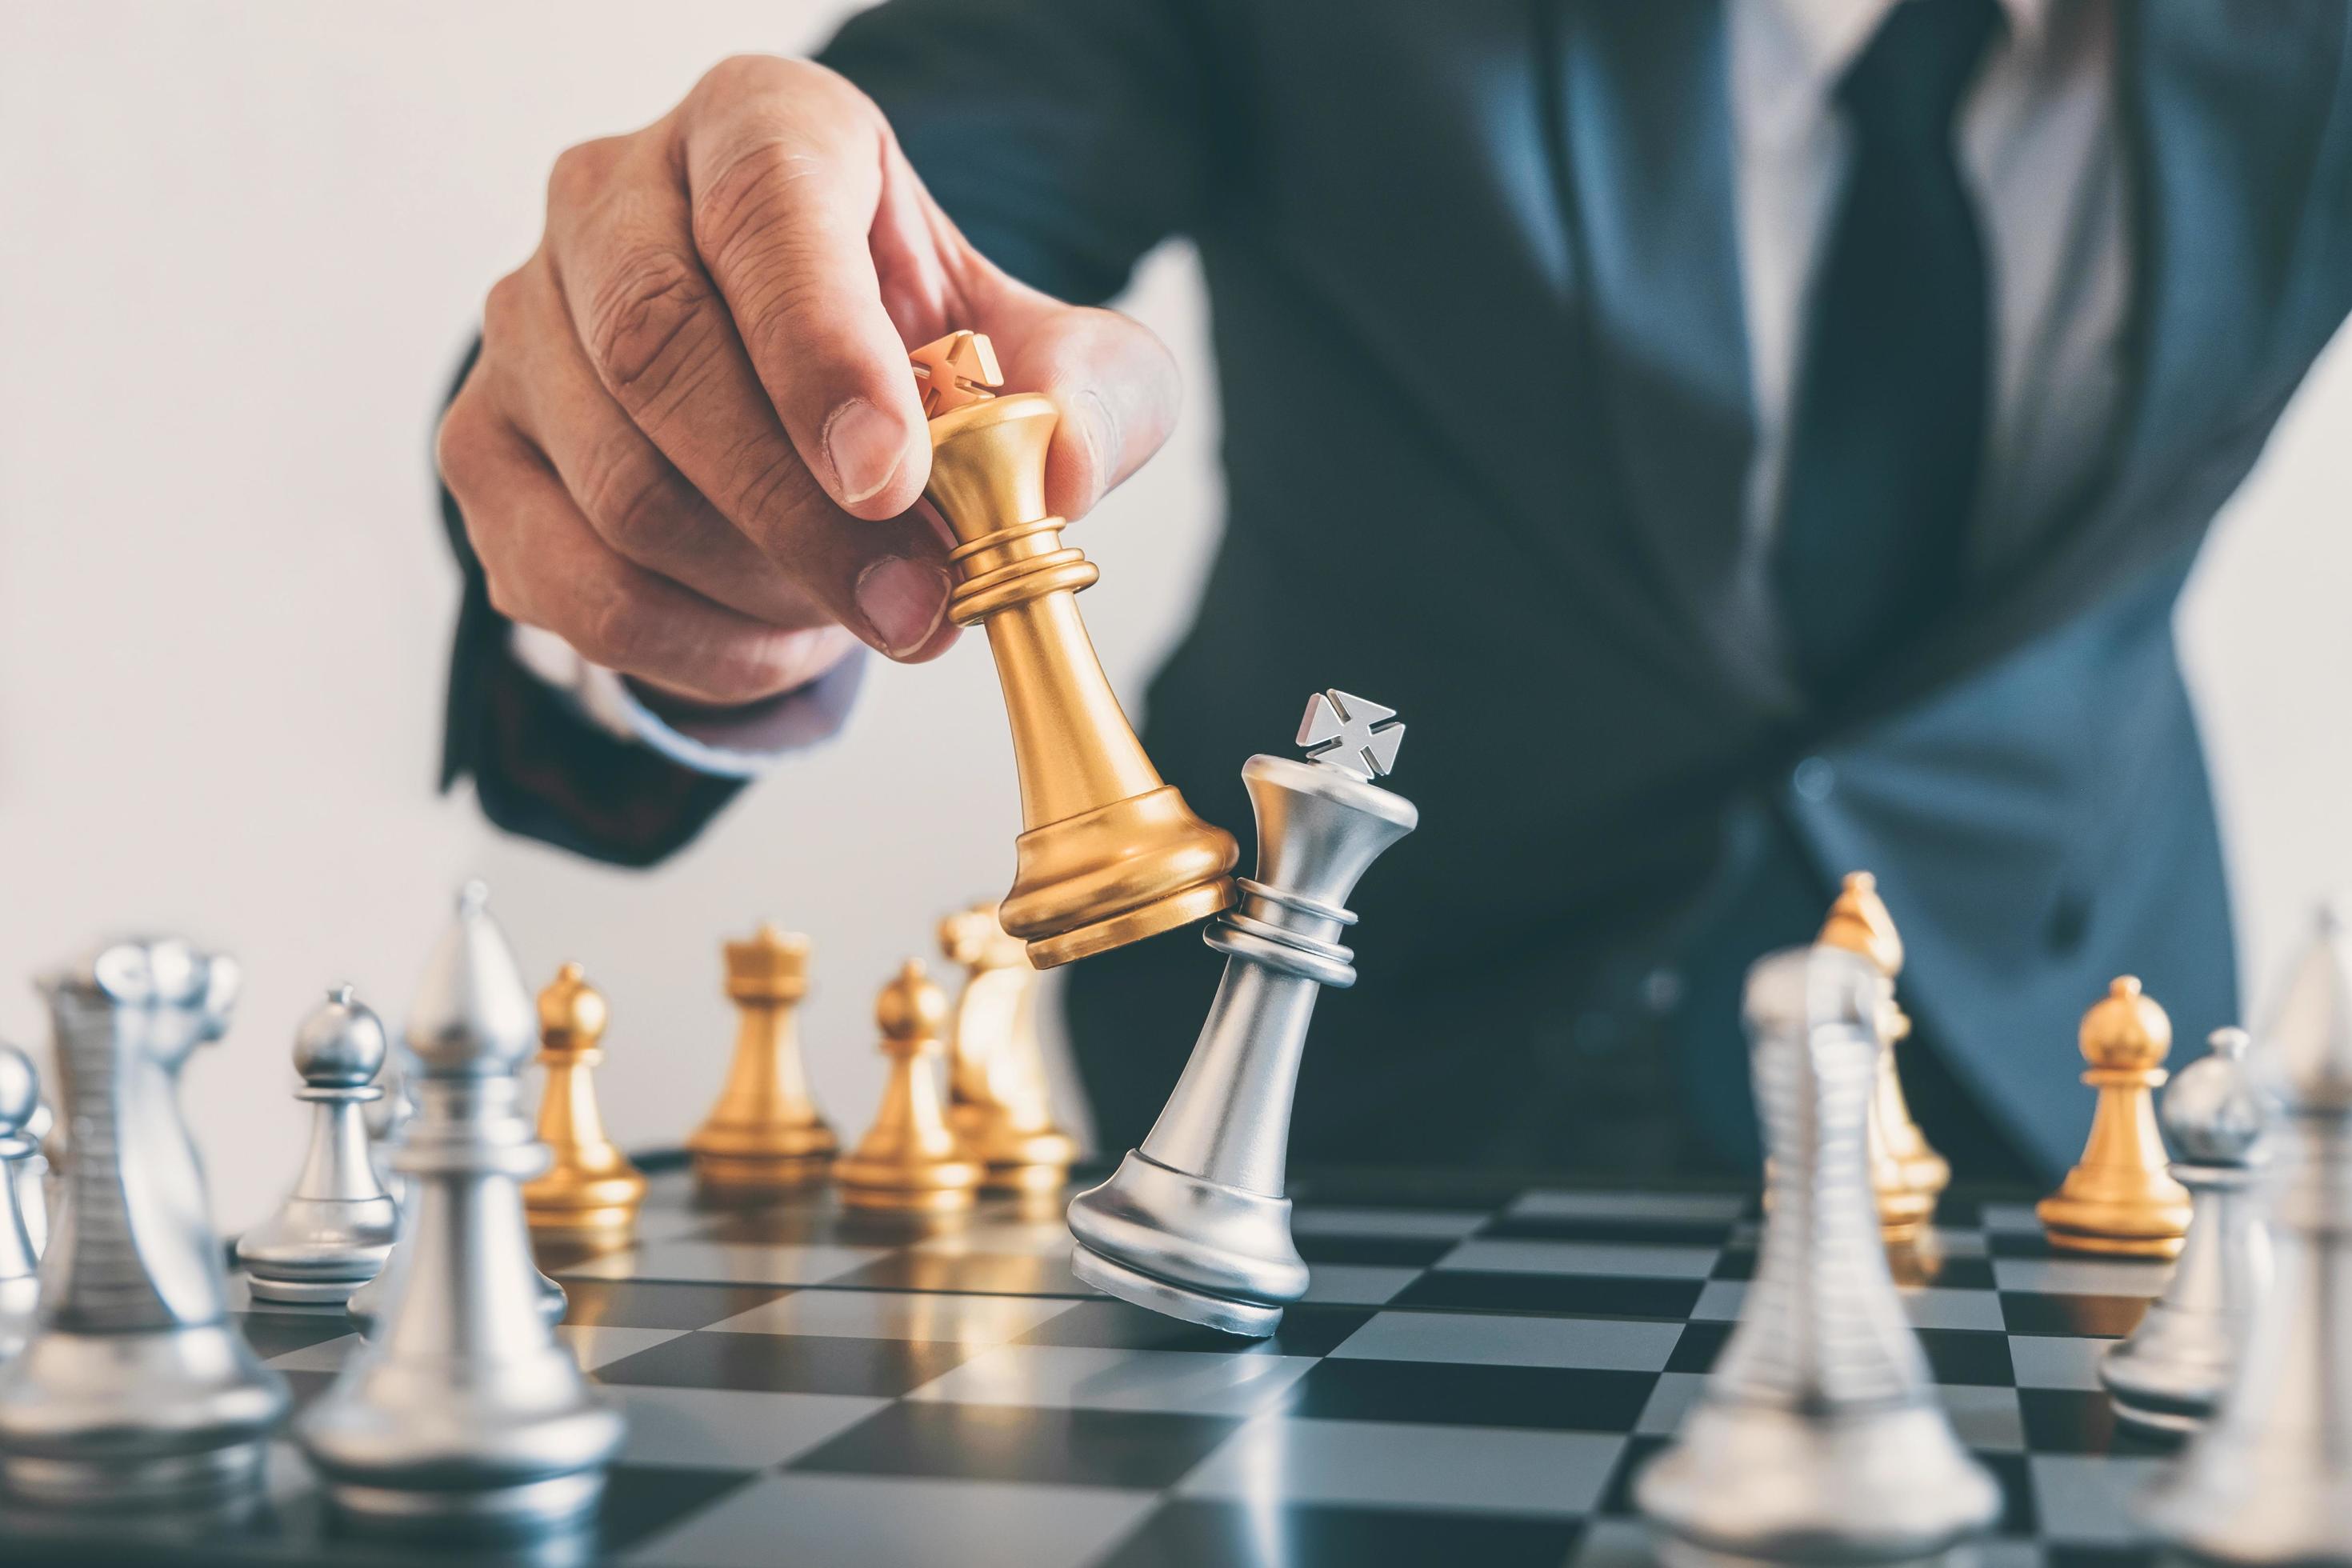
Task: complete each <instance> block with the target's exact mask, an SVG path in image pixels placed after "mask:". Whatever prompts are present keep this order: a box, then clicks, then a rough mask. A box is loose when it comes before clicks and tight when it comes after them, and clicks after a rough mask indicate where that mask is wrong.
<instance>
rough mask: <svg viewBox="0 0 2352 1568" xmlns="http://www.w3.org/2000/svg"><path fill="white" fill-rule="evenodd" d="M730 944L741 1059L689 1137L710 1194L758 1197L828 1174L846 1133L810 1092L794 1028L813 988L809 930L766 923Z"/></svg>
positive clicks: (730, 987)
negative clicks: (839, 1135)
mask: <svg viewBox="0 0 2352 1568" xmlns="http://www.w3.org/2000/svg"><path fill="white" fill-rule="evenodd" d="M726 951H727V994H728V996H729V998H730V1000H732V1001H733V1002H734V1004H735V1005H736V1007H737V1009H738V1010H739V1011H740V1015H741V1017H740V1022H739V1023H738V1024H737V1026H736V1030H735V1059H734V1061H733V1062H732V1063H730V1065H729V1067H728V1068H727V1082H726V1085H725V1087H723V1088H722V1089H719V1101H718V1103H717V1104H715V1105H713V1106H712V1107H711V1108H710V1114H709V1117H707V1118H706V1119H704V1121H703V1123H702V1125H701V1126H699V1127H698V1128H696V1129H695V1130H694V1133H693V1135H692V1136H691V1137H689V1138H688V1140H687V1141H686V1146H687V1150H688V1152H689V1153H690V1154H691V1155H692V1156H693V1159H694V1175H695V1181H696V1183H697V1184H698V1186H699V1187H700V1188H701V1190H702V1193H703V1194H704V1195H705V1196H706V1197H711V1198H717V1199H720V1200H741V1201H746V1202H755V1201H758V1200H759V1199H761V1198H764V1197H768V1196H772V1195H774V1194H782V1193H790V1192H793V1191H796V1190H798V1189H800V1188H803V1187H807V1186H812V1185H814V1184H817V1183H819V1182H822V1181H824V1177H825V1173H826V1171H827V1170H828V1169H829V1168H830V1167H831V1165H832V1163H833V1156H834V1152H835V1150H837V1149H838V1148H839V1147H840V1141H839V1140H838V1139H836V1138H835V1136H834V1133H833V1129H832V1128H831V1127H829V1126H827V1125H826V1124H825V1120H824V1116H823V1115H821V1114H819V1112H818V1110H817V1108H816V1102H815V1101H814V1100H812V1099H810V1098H809V1087H808V1074H807V1071H806V1070H805V1069H804V1068H803V1067H802V1065H801V1050H800V1042H799V1041H798V1039H797V1038H796V1037H795V1036H794V1032H793V1008H794V1007H796V1006H798V1005H800V1001H801V998H802V997H803V996H805V995H807V994H808V957H809V942H808V938H806V937H804V936H801V935H799V934H797V933H796V932H793V931H778V930H777V929H776V928H775V927H774V926H772V925H767V924H762V925H761V927H760V929H759V930H758V931H755V932H753V933H752V936H751V941H749V942H729V943H728V944H727V950H726Z"/></svg>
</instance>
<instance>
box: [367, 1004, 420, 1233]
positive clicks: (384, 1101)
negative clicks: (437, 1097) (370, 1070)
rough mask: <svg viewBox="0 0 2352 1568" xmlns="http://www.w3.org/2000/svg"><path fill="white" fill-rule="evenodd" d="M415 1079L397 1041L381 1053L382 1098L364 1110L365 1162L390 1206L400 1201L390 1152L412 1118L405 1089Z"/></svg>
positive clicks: (412, 1108) (413, 1112) (411, 1104)
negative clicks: (365, 1134) (390, 1202)
mask: <svg viewBox="0 0 2352 1568" xmlns="http://www.w3.org/2000/svg"><path fill="white" fill-rule="evenodd" d="M414 1076H415V1072H414V1065H413V1064H412V1063H411V1062H410V1061H409V1059H408V1052H407V1050H406V1049H405V1048H404V1047H402V1046H401V1045H400V1044H399V1043H398V1042H397V1041H394V1042H393V1044H392V1046H391V1048H390V1049H389V1050H388V1051H387V1052H386V1053H385V1056H384V1064H383V1072H382V1073H381V1074H380V1075H379V1076H378V1079H377V1083H378V1086H379V1087H380V1088H382V1089H383V1098H381V1099H379V1100H372V1101H370V1102H369V1104H368V1108H367V1110H366V1113H365V1114H366V1121H367V1135H368V1163H369V1164H371V1165H373V1167H375V1179H376V1180H377V1181H378V1182H381V1183H382V1184H383V1190H384V1191H385V1192H387V1193H390V1194H392V1197H393V1201H394V1203H398V1202H399V1201H400V1198H401V1195H402V1194H401V1190H400V1173H399V1172H397V1171H395V1170H394V1169H393V1168H392V1152H393V1150H394V1149H395V1148H398V1147H399V1145H400V1141H401V1139H403V1138H404V1137H405V1136H407V1132H408V1124H409V1122H411V1121H414V1120H415V1117H416V1096H415V1094H414V1093H413V1092H411V1090H410V1089H409V1080H410V1079H411V1078H413V1077H414Z"/></svg>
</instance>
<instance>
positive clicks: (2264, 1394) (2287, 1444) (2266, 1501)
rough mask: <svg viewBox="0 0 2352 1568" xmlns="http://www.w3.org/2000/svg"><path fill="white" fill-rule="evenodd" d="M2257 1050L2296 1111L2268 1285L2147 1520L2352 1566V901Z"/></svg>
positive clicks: (2226, 1552)
mask: <svg viewBox="0 0 2352 1568" xmlns="http://www.w3.org/2000/svg"><path fill="white" fill-rule="evenodd" d="M2252 1059H2253V1062H2254V1070H2255V1073H2256V1075H2257V1077H2258V1079H2259V1080H2260V1081H2262V1082H2263V1085H2264V1086H2265V1087H2267V1088H2269V1089H2273V1090H2274V1091H2275V1092H2277V1093H2278V1094H2279V1095H2280V1098H2281V1099H2282V1100H2284V1106H2285V1115H2284V1117H2283V1118H2282V1119H2281V1121H2280V1126H2279V1130H2278V1132H2277V1134H2276V1135H2275V1136H2274V1139H2273V1142H2274V1144H2275V1147H2274V1148H2273V1152H2272V1157H2271V1162H2270V1167H2269V1169H2268V1171H2267V1172H2266V1173H2264V1175H2263V1182H2262V1186H2261V1194H2262V1198H2263V1211H2264V1215H2263V1217H2264V1220H2265V1222H2266V1223H2267V1225H2268V1227H2269V1232H2270V1246H2271V1283H2270V1288H2269V1289H2268V1290H2267V1291H2265V1292H2264V1294H2263V1298H2262V1300H2260V1301H2259V1302H2258V1303H2256V1305H2255V1307H2254V1310H2253V1317H2252V1321H2251V1323H2250V1325H2249V1327H2248V1330H2247V1333H2246V1337H2245V1342H2244V1349H2243V1352H2242V1355H2241V1357H2240V1359H2239V1363H2238V1369H2237V1373H2236V1375H2235V1376H2234V1377H2233V1378H2232V1379H2231V1383H2230V1386H2229V1388H2228V1389H2227V1390H2226V1391H2225V1392H2224V1393H2223V1394H2222V1395H2221V1405H2220V1408H2219V1409H2218V1410H2216V1412H2215V1413H2214V1415H2213V1417H2212V1419H2210V1421H2208V1422H2207V1423H2206V1424H2205V1426H2204V1428H2203V1430H2201V1431H2200V1433H2199V1434H2198V1435H2197V1436H2196V1437H2195V1438H2193V1439H2192V1440H2191V1441H2190V1443H2189V1451H2188V1453H2187V1454H2186V1455H2185V1456H2184V1457H2183V1458H2182V1460H2181V1464H2180V1468H2179V1470H2178V1471H2177V1472H2176V1473H2175V1474H2173V1475H2172V1476H2170V1477H2169V1478H2168V1479H2167V1481H2166V1482H2165V1484H2164V1486H2163V1487H2162V1489H2160V1490H2158V1491H2157V1492H2155V1493H2154V1494H2152V1496H2151V1497H2150V1499H2149V1500H2148V1503H2147V1510H2146V1512H2147V1521H2148V1523H2150V1524H2151V1525H2153V1526H2154V1527H2155V1530H2156V1531H2157V1533H2158V1535H2159V1536H2160V1537H2162V1538H2163V1539H2164V1540H2165V1541H2166V1542H2168V1543H2170V1544H2171V1545H2173V1546H2176V1547H2179V1548H2180V1549H2181V1550H2182V1551H2184V1552H2187V1553H2189V1555H2191V1556H2194V1557H2198V1558H2202V1559H2205V1560H2208V1561H2212V1562H2220V1563H2280V1564H2284V1563H2298V1564H2317V1563H2336V1564H2344V1563H2352V928H2347V922H2346V920H2345V917H2344V915H2343V913H2342V912H2341V911H2340V910H2336V909H2328V910H2322V911H2321V914H2320V918H2319V930H2318V933H2317V935H2316V936H2315V938H2314V939H2313V941H2312V943H2311V945H2310V947H2309V948H2308V949H2307V950H2306V951H2305V953H2304V955H2303V957H2302V959H2301V960H2300V961H2299V962H2298V963H2297V964H2296V966H2295V971H2294V977H2293V979H2292V980H2291V981H2290V982H2289V984H2288V986H2287V993H2286V999H2285V1001H2284V1004H2283V1005H2281V1007H2280V1008H2279V1011H2278V1014H2277V1016H2276V1017H2275V1020H2274V1021H2273V1024H2272V1026H2271V1027H2270V1029H2269V1030H2268V1031H2267V1032H2265V1033H2264V1035H2263V1037H2262V1043H2261V1046H2260V1047H2258V1048H2257V1049H2256V1050H2255V1051H2254V1053H2253V1058H2252ZM2192 1234H2193V1233H2192Z"/></svg>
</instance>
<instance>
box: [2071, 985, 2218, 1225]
mask: <svg viewBox="0 0 2352 1568" xmlns="http://www.w3.org/2000/svg"><path fill="white" fill-rule="evenodd" d="M2080 1045H2081V1047H2082V1052H2083V1059H2084V1061H2086V1062H2089V1063H2090V1064H2091V1067H2090V1070H2089V1071H2087V1072H2085V1073H2084V1075H2083V1081H2084V1083H2086V1084H2088V1085H2090V1086H2091V1087H2092V1088H2093V1089H2097V1090H2098V1091H2099V1100H2098V1104H2097V1106H2096V1108H2095V1109H2094V1110H2092V1112H2091V1136H2090V1139H2089V1141H2088V1142H2086V1143H2085V1144H2084V1147H2083V1158H2082V1160H2081V1161H2080V1162H2079V1163H2077V1164H2076V1165H2075V1166H2074V1169H2073V1170H2071V1171H2069V1172H2067V1173H2066V1180H2065V1182H2064V1183H2063V1184H2062V1185H2061V1186H2060V1187H2059V1189H2058V1190H2057V1191H2056V1192H2054V1193H2053V1194H2050V1195H2049V1196H2048V1197H2046V1198H2044V1199H2042V1202H2041V1203H2040V1204H2039V1205H2036V1206H2035V1208H2034V1211H2033V1212H2034V1213H2035V1214H2036V1215H2039V1216H2040V1218H2041V1220H2042V1231H2043V1233H2044V1234H2045V1235H2047V1236H2048V1237H2049V1238H2050V1245H2051V1246H2053V1247H2063V1248H2064V1249H2065V1250H2067V1251H2069V1252H2104V1253H2113V1254H2119V1255H2121V1256H2123V1257H2126V1258H2178V1257H2179V1256H2180V1244H2181V1241H2182V1238H2184V1237H2187V1235H2188V1234H2189V1193H2188V1190H2187V1189H2186V1188H2184V1187H2183V1186H2181V1184H2179V1182H2176V1181H2174V1180H2173V1179H2172V1173H2171V1172H2170V1171H2168V1170H2167V1169H2166V1165H2167V1163H2168V1162H2167V1160H2166V1156H2165V1152H2164V1135H2163V1134H2162V1133H2160V1132H2158V1131H2157V1126H2156V1091H2157V1089H2159V1088H2160V1087H2162V1085H2163V1083H2164V1080H2165V1077H2166V1074H2165V1071H2164V1068H2163V1066H2162V1063H2163V1061H2164V1058H2166V1056H2168V1054H2170V1052H2171V1050H2172V1020H2171V1019H2170V1018H2168V1017H2167V1016H2165V1012H2164V1009H2163V1008H2161V1007H2159V1006H2158V1005H2156V1003H2155V1001H2154V1000H2153V999H2152V998H2150V997H2148V996H2147V995H2144V994H2142V993H2141V991H2140V984H2139V982H2138V981H2137V980H2136V979H2134V978H2133V977H2132V976H2130V975H2128V974H2126V975H2124V976H2122V977H2121V978H2120V979H2118V980H2116V983H2115V984H2113V985H2110V986H2109V987H2108V988H2107V994H2105V996H2103V997H2101V998H2100V999H2099V1000H2098V1002H2097V1003H2096V1004H2095V1005H2093V1006H2092V1008H2091V1010H2090V1011H2089V1012H2087V1013H2085V1014H2084V1015H2083V1027H2082V1032H2081V1036H2080Z"/></svg>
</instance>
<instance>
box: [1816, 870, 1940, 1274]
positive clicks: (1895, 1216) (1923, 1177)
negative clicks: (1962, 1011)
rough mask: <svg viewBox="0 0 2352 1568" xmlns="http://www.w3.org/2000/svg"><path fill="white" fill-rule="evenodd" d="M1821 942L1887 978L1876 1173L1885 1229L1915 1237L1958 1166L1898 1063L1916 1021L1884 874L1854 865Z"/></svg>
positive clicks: (1874, 1108)
mask: <svg viewBox="0 0 2352 1568" xmlns="http://www.w3.org/2000/svg"><path fill="white" fill-rule="evenodd" d="M1820 941H1821V942H1822V943H1823V944H1824V945H1825V946H1829V947H1842V948H1844V949H1845V950H1846V951H1847V952H1857V953H1860V954H1861V955H1862V956H1863V957H1864V958H1866V959H1868V960H1870V962H1871V964H1872V966H1873V967H1874V968H1875V969H1876V970H1877V971H1878V973H1879V976H1880V978H1881V979H1883V980H1884V981H1885V983H1886V993H1885V1023H1884V1026H1883V1028H1882V1031H1881V1032H1882V1033H1883V1034H1884V1035H1885V1039H1886V1048H1885V1050H1882V1051H1881V1052H1879V1053H1878V1069H1877V1072H1878V1076H1877V1079H1876V1082H1875V1083H1874V1086H1873V1089H1872V1092H1871V1103H1870V1123H1869V1126H1870V1133H1869V1138H1870V1178H1871V1185H1872V1186H1873V1187H1874V1189H1875V1190H1876V1192H1877V1194H1878V1227H1879V1232H1880V1234H1881V1235H1883V1236H1884V1237H1885V1238H1886V1239H1887V1240H1889V1241H1896V1242H1905V1241H1913V1240H1916V1238H1917V1237H1918V1235H1919V1232H1920V1230H1921V1228H1922V1227H1923V1226H1926V1225H1927V1221H1928V1220H1929V1219H1931V1218H1933V1217H1934V1216H1935V1213H1936V1200H1937V1198H1939V1197H1941V1196H1942V1195H1943V1192H1944V1188H1945V1187H1946V1186H1947V1185H1948V1184H1950V1182H1951V1179H1952V1167H1951V1165H1950V1164H1949V1163H1947V1162H1946V1160H1945V1159H1944V1157H1943V1156H1942V1155H1941V1154H1938V1153H1937V1152H1936V1151H1935V1150H1934V1149H1933V1148H1931V1147H1930V1146H1929V1145H1928V1142H1927V1134H1926V1133H1925V1132H1922V1131H1920V1130H1919V1124H1918V1122H1916V1121H1914V1120H1912V1116H1911V1103H1910V1101H1909V1100H1906V1098H1905V1097H1904V1093H1903V1079H1902V1077H1901V1075H1900V1074H1898V1073H1897V1072H1896V1071H1895V1047H1896V1046H1897V1045H1898V1044H1900V1043H1901V1042H1902V1041H1903V1040H1905V1039H1907V1038H1909V1037H1910V1034H1911V1020H1910V1018H1909V1016H1906V1014H1905V1013H1904V1011H1903V1009H1902V1007H1901V1006H1900V1005H1898V1004H1897V1003H1896V1002H1895V976H1897V975H1898V974H1900V973H1903V937H1902V933H1900V932H1899V931H1896V930H1895V917H1894V916H1892V915H1890V914H1889V913H1887V910H1886V905H1885V901H1884V900H1881V899H1880V898H1879V896H1878V879H1877V878H1876V877H1874V876H1873V875H1871V873H1869V872H1868V871H1849V872H1847V873H1846V877H1845V883H1844V886H1843V887H1842V888H1841V889H1839V891H1838V896H1837V901H1836V902H1835V903H1833V904H1832V905H1831V906H1830V913H1829V919H1828V920H1827V921H1824V922H1823V923H1822V934H1821V937H1820Z"/></svg>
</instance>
